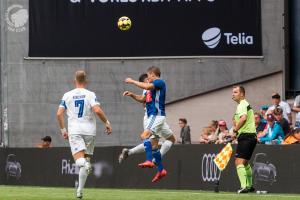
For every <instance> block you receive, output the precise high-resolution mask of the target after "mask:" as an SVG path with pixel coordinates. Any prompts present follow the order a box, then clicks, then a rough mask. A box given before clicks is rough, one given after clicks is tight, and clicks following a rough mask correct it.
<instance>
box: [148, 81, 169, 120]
mask: <svg viewBox="0 0 300 200" xmlns="http://www.w3.org/2000/svg"><path fill="white" fill-rule="evenodd" d="M152 84H153V85H154V89H153V90H147V93H146V110H147V115H148V117H149V116H150V115H155V116H156V115H158V116H166V113H165V100H166V84H165V81H163V80H161V79H156V80H155V81H153V82H152Z"/></svg>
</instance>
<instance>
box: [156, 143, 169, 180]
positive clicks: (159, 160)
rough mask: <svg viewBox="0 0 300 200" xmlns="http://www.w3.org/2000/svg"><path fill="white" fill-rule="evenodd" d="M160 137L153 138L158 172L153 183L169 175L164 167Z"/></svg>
mask: <svg viewBox="0 0 300 200" xmlns="http://www.w3.org/2000/svg"><path fill="white" fill-rule="evenodd" d="M158 141H159V139H158V138H155V139H152V148H153V158H154V159H155V165H156V167H157V170H158V172H157V173H156V175H155V176H154V178H153V179H152V183H154V182H157V181H159V180H160V179H161V178H163V177H164V176H166V175H167V170H166V169H164V166H163V163H162V155H161V153H160V150H159V148H158Z"/></svg>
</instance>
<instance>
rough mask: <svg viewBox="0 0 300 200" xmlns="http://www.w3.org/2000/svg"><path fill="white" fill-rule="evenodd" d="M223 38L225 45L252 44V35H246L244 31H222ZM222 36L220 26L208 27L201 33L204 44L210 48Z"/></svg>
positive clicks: (213, 46) (212, 47) (214, 46)
mask: <svg viewBox="0 0 300 200" xmlns="http://www.w3.org/2000/svg"><path fill="white" fill-rule="evenodd" d="M223 35H224V38H225V44H227V45H233V46H235V45H253V44H254V37H253V36H251V35H248V34H246V33H244V32H242V33H237V34H234V33H230V32H226V33H223ZM221 38H222V31H221V29H220V28H217V27H213V28H209V29H207V30H206V31H204V32H203V34H202V40H203V42H204V44H205V45H206V46H207V47H208V48H210V49H214V48H216V47H217V46H218V44H219V43H220V41H221Z"/></svg>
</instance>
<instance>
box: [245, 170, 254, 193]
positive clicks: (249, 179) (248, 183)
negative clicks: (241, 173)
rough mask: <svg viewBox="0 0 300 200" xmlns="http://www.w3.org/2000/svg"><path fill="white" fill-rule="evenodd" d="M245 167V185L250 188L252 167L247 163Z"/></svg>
mask: <svg viewBox="0 0 300 200" xmlns="http://www.w3.org/2000/svg"><path fill="white" fill-rule="evenodd" d="M245 169H246V173H247V187H248V188H250V187H252V168H251V166H250V165H249V164H248V165H246V167H245Z"/></svg>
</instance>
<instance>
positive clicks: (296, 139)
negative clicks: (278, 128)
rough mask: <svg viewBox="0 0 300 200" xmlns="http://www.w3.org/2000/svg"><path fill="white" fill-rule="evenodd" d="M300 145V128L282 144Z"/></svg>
mask: <svg viewBox="0 0 300 200" xmlns="http://www.w3.org/2000/svg"><path fill="white" fill-rule="evenodd" d="M299 143H300V128H296V129H294V130H293V131H292V133H291V134H289V135H288V136H287V137H286V138H285V139H284V141H283V143H282V144H299Z"/></svg>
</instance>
